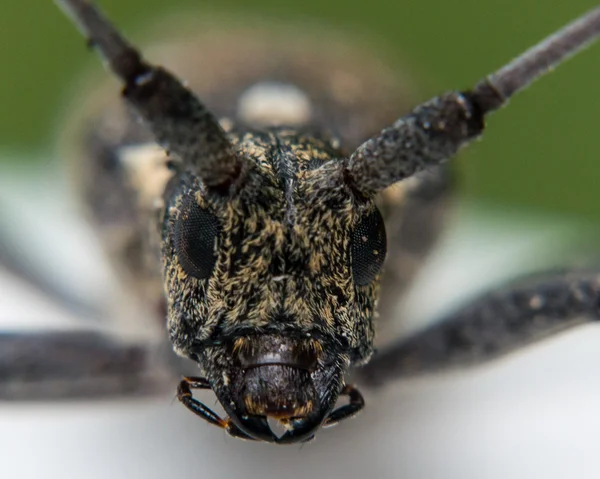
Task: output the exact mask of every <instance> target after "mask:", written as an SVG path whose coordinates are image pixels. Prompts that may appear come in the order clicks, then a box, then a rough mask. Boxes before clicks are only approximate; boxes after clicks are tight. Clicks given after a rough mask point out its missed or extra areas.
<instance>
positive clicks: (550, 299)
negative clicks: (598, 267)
mask: <svg viewBox="0 0 600 479" xmlns="http://www.w3.org/2000/svg"><path fill="white" fill-rule="evenodd" d="M598 319H600V274H598V273H594V272H570V273H562V274H557V273H553V274H552V273H549V274H547V275H540V276H539V277H535V278H530V279H528V280H525V281H522V282H519V283H517V284H515V285H512V286H508V287H507V288H504V289H499V290H493V291H491V292H489V293H487V294H484V295H483V296H481V297H479V298H478V299H476V300H475V301H473V302H471V303H470V304H468V305H467V306H464V307H462V308H461V309H459V310H458V311H455V312H454V313H451V314H449V315H448V316H447V317H446V318H442V319H441V320H440V321H438V322H436V323H435V324H433V325H432V326H429V327H428V328H426V329H424V330H423V331H421V332H417V333H416V334H414V335H413V336H411V337H408V338H406V339H402V340H400V341H399V342H397V343H396V344H394V345H392V346H391V347H390V348H388V349H387V350H384V351H382V353H381V354H379V355H377V356H375V357H374V358H373V359H372V361H371V362H370V363H369V364H367V365H366V366H365V367H363V368H361V369H359V370H358V371H357V373H358V375H359V377H360V379H361V382H363V383H364V384H368V385H371V386H377V385H381V384H384V383H385V382H387V381H389V380H394V379H398V378H402V377H407V376H415V375H420V374H425V373H431V372H443V371H446V370H448V369H451V368H457V367H466V366H472V365H478V364H480V363H483V362H485V361H489V360H492V359H495V358H497V357H499V356H502V355H504V354H506V353H509V352H511V351H513V350H515V349H517V348H519V347H523V346H526V345H528V344H531V343H533V342H535V341H537V340H540V339H543V338H545V337H548V336H550V335H551V334H555V333H557V332H560V331H563V330H566V329H568V328H572V327H575V326H577V325H580V324H584V323H588V322H591V321H597V320H598Z"/></svg>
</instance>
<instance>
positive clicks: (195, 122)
mask: <svg viewBox="0 0 600 479" xmlns="http://www.w3.org/2000/svg"><path fill="white" fill-rule="evenodd" d="M55 2H56V3H57V5H58V6H59V7H61V8H62V9H63V10H64V11H65V13H67V15H68V16H70V17H71V18H72V19H73V21H74V22H75V24H76V25H77V26H78V28H79V30H80V31H81V32H82V33H83V35H85V37H86V38H87V39H88V41H89V42H90V43H91V44H92V45H93V46H94V47H95V48H96V49H97V50H98V52H99V53H100V55H101V56H102V57H103V59H104V60H105V62H106V63H107V66H108V67H109V68H110V69H111V70H112V71H113V72H114V73H115V74H116V75H117V76H118V77H119V78H120V79H121V80H122V81H123V83H124V84H125V87H124V89H123V96H124V97H125V99H126V100H127V102H128V103H129V104H130V105H132V106H133V108H134V110H135V111H136V112H137V114H138V115H139V116H140V117H141V118H142V120H144V122H145V123H146V124H147V125H148V126H149V127H150V129H151V131H152V133H153V134H154V137H155V139H156V141H157V142H158V143H159V144H160V145H161V146H163V147H164V148H165V149H166V150H167V151H169V152H170V153H174V154H175V155H177V156H178V157H179V158H180V159H181V160H182V161H183V164H184V166H185V167H189V168H191V169H192V170H193V171H194V172H195V173H196V174H197V175H198V176H199V177H200V178H201V179H202V180H203V182H204V184H205V185H206V186H207V187H209V188H212V189H214V190H216V191H218V192H222V193H224V192H227V191H228V190H229V186H230V185H231V184H232V183H233V182H234V181H235V180H236V179H237V178H238V177H239V175H240V174H241V171H242V166H243V161H242V159H241V158H239V157H238V156H237V155H236V154H235V153H234V151H233V147H232V145H231V143H230V142H229V140H228V139H227V135H226V133H225V132H224V131H223V129H222V128H221V126H220V125H219V122H218V120H217V119H216V118H215V117H214V116H213V115H212V113H211V112H209V111H208V110H207V109H206V108H205V107H204V105H203V104H202V103H201V102H200V101H199V100H198V99H197V98H196V97H195V96H194V94H193V93H192V92H191V91H190V90H188V89H187V88H186V87H185V86H184V85H183V84H182V83H181V82H180V81H179V80H177V78H175V77H174V76H173V75H172V74H171V73H169V72H168V71H166V70H165V69H163V68H160V67H155V66H153V65H150V64H149V63H146V62H145V61H144V60H143V59H142V57H141V55H140V54H139V52H138V51H137V50H136V49H135V48H133V47H132V46H131V45H130V44H129V43H128V42H127V40H125V38H123V36H122V35H121V34H120V33H119V32H118V31H117V30H116V29H115V28H114V27H113V26H112V25H111V23H110V22H109V21H108V20H107V19H106V18H105V17H104V16H103V15H102V13H100V11H99V10H98V9H97V8H96V7H95V6H94V5H93V3H91V2H89V1H87V0H55Z"/></svg>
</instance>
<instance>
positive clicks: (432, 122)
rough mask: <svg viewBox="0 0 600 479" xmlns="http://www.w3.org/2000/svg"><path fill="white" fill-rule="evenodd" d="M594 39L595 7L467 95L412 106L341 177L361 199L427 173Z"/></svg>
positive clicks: (597, 27)
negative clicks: (488, 118)
mask: <svg viewBox="0 0 600 479" xmlns="http://www.w3.org/2000/svg"><path fill="white" fill-rule="evenodd" d="M599 36H600V7H596V8H595V9H593V10H591V11H589V12H588V13H587V14H585V15H583V16H582V17H580V18H579V19H577V20H575V21H574V22H572V23H570V24H569V25H567V26H566V27H564V28H562V29H561V30H559V31H558V32H556V33H554V34H553V35H551V36H549V37H548V38H546V39H545V40H543V41H542V42H540V43H539V44H537V45H536V46H534V47H533V48H530V49H529V50H527V51H526V52H525V53H523V54H522V55H520V56H519V57H517V58H516V59H515V60H513V61H512V62H510V63H508V64H507V65H506V66H504V67H502V68H500V69H499V70H498V71H496V72H495V73H493V74H491V75H489V76H487V77H485V78H484V79H482V80H481V81H479V82H478V83H477V84H476V85H475V87H474V88H473V89H472V90H470V91H464V92H450V93H446V94H444V95H441V96H439V97H436V98H433V99H432V100H429V101H428V102H426V103H423V104H421V105H419V106H417V107H416V108H415V109H414V110H413V111H412V112H411V113H409V114H408V115H407V116H405V117H403V118H401V119H399V120H398V121H396V123H394V124H393V125H392V126H390V127H388V128H385V129H384V130H383V131H382V132H381V133H380V134H379V135H378V136H375V137H373V138H371V139H370V140H367V141H366V142H365V143H363V144H362V145H361V146H360V147H359V148H358V149H357V150H356V151H355V152H354V153H353V154H352V156H351V157H350V158H349V160H348V161H347V162H346V164H345V173H344V178H345V179H346V182H347V183H348V184H349V185H350V186H351V188H352V189H353V190H355V191H357V192H359V193H360V194H362V195H372V194H375V193H377V192H378V191H381V190H382V189H384V188H386V187H388V186H389V185H391V184H393V183H396V182H397V181H401V180H403V179H406V178H409V177H411V176H413V175H414V174H416V173H419V172H420V171H423V170H425V169H429V168H433V167H435V166H437V165H439V164H441V163H443V162H445V161H446V160H448V159H450V158H451V157H453V156H454V155H455V154H456V153H457V151H458V150H459V149H460V148H461V147H463V146H465V145H467V144H468V143H469V142H471V141H472V140H473V139H475V138H477V137H478V136H479V135H481V133H482V132H483V128H484V119H485V116H486V115H487V114H488V113H490V112H493V111H495V110H497V109H498V108H500V107H501V106H503V105H505V104H506V103H507V101H508V99H509V98H510V97H512V95H514V94H515V93H517V92H518V91H520V90H523V89H524V88H526V87H527V86H529V85H530V84H531V83H532V82H533V81H534V80H536V79H537V78H539V77H540V76H542V75H544V74H545V73H548V72H549V71H550V70H552V69H553V68H554V67H556V66H557V65H559V64H560V63H561V62H563V61H565V60H566V59H568V58H569V57H571V56H572V55H574V54H575V53H577V52H579V51H581V50H582V49H583V48H585V47H586V46H588V45H590V44H591V43H592V42H593V41H594V40H596V39H597V38H598V37H599Z"/></svg>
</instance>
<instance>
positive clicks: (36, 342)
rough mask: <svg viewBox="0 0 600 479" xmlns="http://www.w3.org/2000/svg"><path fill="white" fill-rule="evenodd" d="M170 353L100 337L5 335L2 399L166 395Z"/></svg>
mask: <svg viewBox="0 0 600 479" xmlns="http://www.w3.org/2000/svg"><path fill="white" fill-rule="evenodd" d="M163 352H164V353H165V354H163ZM166 353H167V351H166V348H162V347H153V346H151V345H146V344H140V343H137V344H134V343H126V342H122V341H118V340H116V339H113V338H110V337H109V336H107V335H105V334H102V333H98V332H88V331H73V332H71V331H68V332H56V331H53V332H34V333H9V332H4V333H0V400H49V399H52V400H57V399H74V398H107V397H121V396H140V395H143V396H144V395H155V394H158V393H161V392H165V393H167V392H168V391H169V390H170V389H171V387H172V384H171V378H172V375H171V374H170V372H169V371H168V365H167V361H166V358H167V357H168V356H167V354H166Z"/></svg>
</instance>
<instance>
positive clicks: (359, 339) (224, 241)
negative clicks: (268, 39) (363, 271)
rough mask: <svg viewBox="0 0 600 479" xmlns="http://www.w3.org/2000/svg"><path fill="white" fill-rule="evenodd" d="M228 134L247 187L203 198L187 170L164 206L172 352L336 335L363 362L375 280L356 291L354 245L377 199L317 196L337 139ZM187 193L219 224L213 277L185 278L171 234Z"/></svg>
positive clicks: (335, 152)
mask: <svg viewBox="0 0 600 479" xmlns="http://www.w3.org/2000/svg"><path fill="white" fill-rule="evenodd" d="M230 135H231V138H232V140H233V141H234V144H235V145H236V146H237V148H238V149H239V151H240V153H241V154H243V155H244V156H245V157H246V158H248V159H249V160H250V161H251V163H252V166H251V168H250V172H249V173H248V175H247V178H246V179H245V183H244V185H243V187H242V188H241V190H240V191H239V192H237V194H235V195H234V196H233V197H232V198H227V199H223V198H222V197H220V196H215V195H210V194H208V195H207V194H203V187H202V185H201V184H200V183H199V181H198V180H197V179H195V178H192V177H190V176H186V174H184V175H183V177H182V179H183V181H181V182H179V181H178V183H180V185H178V186H175V187H174V188H175V189H176V193H174V194H173V196H172V197H171V200H170V202H169V204H168V206H167V208H168V209H167V214H166V219H165V221H166V223H165V228H164V232H165V233H164V245H163V261H164V267H165V284H166V286H165V287H166V293H167V298H168V306H169V316H168V325H169V331H170V334H171V339H172V341H173V344H174V345H175V348H176V350H177V351H178V352H180V354H183V355H189V354H190V351H192V350H193V348H194V345H196V344H198V343H201V342H204V341H208V340H211V341H215V340H219V339H222V338H227V337H231V336H232V335H237V334H243V332H244V331H246V332H249V331H263V332H271V333H281V332H283V331H293V332H294V333H297V334H298V335H299V336H302V335H305V334H307V333H311V334H314V335H317V336H326V337H329V338H336V341H338V340H339V341H343V342H344V343H345V344H344V348H347V350H348V351H349V352H350V355H351V357H353V358H354V359H356V360H357V361H363V360H365V359H366V358H368V356H369V354H370V352H371V346H372V339H373V331H372V317H373V311H374V301H375V293H376V290H377V284H376V283H374V284H372V285H370V286H368V287H361V288H358V287H355V286H354V284H353V282H352V273H351V270H350V265H351V259H350V257H349V242H350V236H351V233H352V229H353V226H354V225H355V224H356V222H357V221H358V219H359V218H360V217H362V215H364V214H367V213H368V212H369V211H370V209H371V208H373V207H374V206H373V204H372V202H357V200H356V199H355V198H354V197H353V195H352V194H351V192H350V191H348V190H344V189H342V188H339V189H337V190H333V191H330V192H321V193H320V194H319V196H316V195H315V192H314V191H313V188H314V187H315V185H320V184H321V180H322V181H328V179H329V175H328V173H329V172H328V170H327V169H326V168H319V166H320V164H321V163H324V162H326V161H327V160H329V159H332V158H333V159H335V158H337V157H339V156H340V152H339V151H338V150H336V149H335V148H334V147H333V146H332V144H331V143H332V142H331V141H327V140H323V139H316V138H314V137H311V136H309V135H303V134H301V133H295V132H292V131H289V130H286V129H279V130H268V131H264V132H261V131H252V132H248V131H243V130H241V131H232V132H231V133H230ZM334 161H335V160H334ZM187 195H193V196H194V197H195V199H196V201H197V202H198V204H199V205H200V206H201V207H202V208H204V209H209V210H210V211H212V212H213V213H214V214H215V215H216V216H217V217H218V218H219V221H220V224H221V228H222V232H221V236H220V238H219V239H218V244H217V251H218V261H217V265H216V268H215V274H214V275H213V276H212V277H211V278H210V279H208V280H197V279H195V278H193V277H190V276H188V275H187V274H186V273H185V271H184V270H183V269H182V268H181V266H180V264H179V262H178V260H177V253H176V251H175V250H174V248H173V244H172V241H171V236H170V234H169V231H170V229H171V228H172V226H171V225H172V223H173V222H176V221H177V220H178V215H179V206H180V205H181V203H182V201H183V197H184V196H187ZM332 206H333V208H332Z"/></svg>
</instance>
